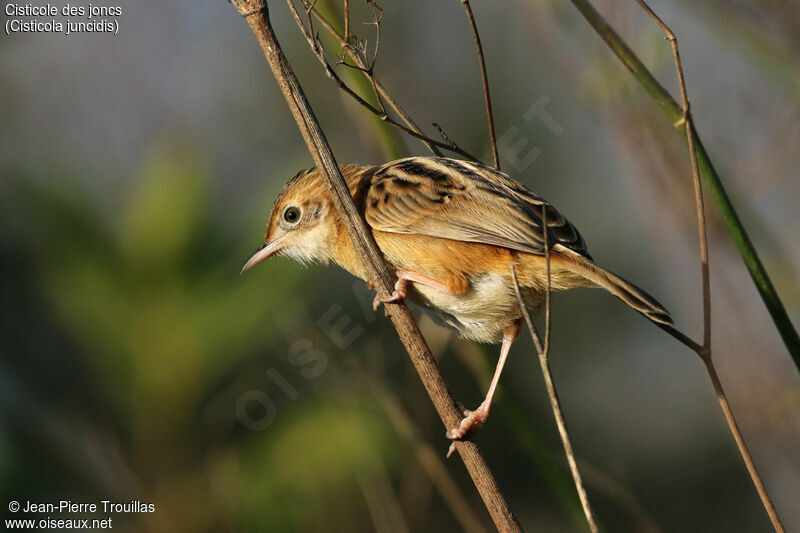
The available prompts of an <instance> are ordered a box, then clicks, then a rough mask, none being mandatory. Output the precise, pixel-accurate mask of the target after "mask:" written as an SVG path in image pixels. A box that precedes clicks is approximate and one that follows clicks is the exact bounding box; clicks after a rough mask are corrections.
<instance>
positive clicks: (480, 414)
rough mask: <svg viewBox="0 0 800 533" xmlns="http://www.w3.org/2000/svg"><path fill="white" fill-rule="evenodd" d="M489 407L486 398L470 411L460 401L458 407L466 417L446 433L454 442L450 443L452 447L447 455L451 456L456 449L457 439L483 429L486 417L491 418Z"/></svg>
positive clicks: (462, 438)
mask: <svg viewBox="0 0 800 533" xmlns="http://www.w3.org/2000/svg"><path fill="white" fill-rule="evenodd" d="M489 407H490V404H489V403H488V402H487V401H486V400H484V401H483V403H481V404H480V405H479V406H478V408H477V409H475V410H474V411H470V410H469V409H467V408H466V407H464V406H463V405H461V403H460V402H459V404H458V408H459V409H460V410H461V414H462V416H463V417H464V418H463V419H462V420H461V424H459V426H458V427H457V428H453V429H451V430H450V431H448V432H447V434H446V436H447V438H448V439H450V440H452V441H453V443H452V444H450V448H449V449H448V450H447V457H450V455H452V453H453V452H454V451H455V449H456V443H455V441H459V440H464V439H465V438H466V437H468V436H471V435H474V434H475V433H477V432H478V431H480V430H481V428H482V427H483V424H484V423H485V422H486V419H487V418H489Z"/></svg>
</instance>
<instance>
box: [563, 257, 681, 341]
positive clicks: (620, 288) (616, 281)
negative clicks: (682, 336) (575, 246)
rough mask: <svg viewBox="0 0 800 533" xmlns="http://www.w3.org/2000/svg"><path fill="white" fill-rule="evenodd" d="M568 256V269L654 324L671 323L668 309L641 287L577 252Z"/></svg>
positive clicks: (669, 324)
mask: <svg viewBox="0 0 800 533" xmlns="http://www.w3.org/2000/svg"><path fill="white" fill-rule="evenodd" d="M570 256H571V257H569V259H568V260H569V263H570V266H569V269H570V270H572V271H573V272H575V273H576V274H579V275H581V276H582V277H584V278H586V279H587V280H588V281H590V282H592V283H593V284H594V285H596V286H598V287H602V288H604V289H605V290H607V291H608V292H610V293H611V294H613V295H614V296H616V297H617V298H619V299H620V300H622V301H623V302H625V303H626V304H628V305H629V306H630V307H632V308H633V309H634V310H636V311H638V312H640V313H641V314H643V315H644V316H646V317H647V318H649V319H650V320H652V321H653V322H655V323H656V324H664V325H667V326H671V325H673V323H672V317H671V316H670V315H669V311H667V310H666V309H664V306H662V305H661V304H660V303H658V302H657V301H656V299H655V298H653V297H652V296H650V295H649V294H647V293H646V292H644V291H643V290H642V289H640V288H639V287H637V286H636V285H634V284H633V283H631V282H629V281H627V280H624V279H622V278H621V277H619V276H617V275H616V274H613V273H611V272H609V271H608V270H604V269H602V268H600V267H599V266H597V265H595V264H594V263H593V262H591V260H589V259H587V258H585V257H582V256H579V255H578V254H574V255H573V254H570Z"/></svg>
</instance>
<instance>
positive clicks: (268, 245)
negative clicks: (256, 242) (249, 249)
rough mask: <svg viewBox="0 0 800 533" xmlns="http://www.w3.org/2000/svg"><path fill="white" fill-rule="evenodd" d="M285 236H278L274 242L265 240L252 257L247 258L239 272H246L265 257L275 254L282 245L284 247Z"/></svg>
mask: <svg viewBox="0 0 800 533" xmlns="http://www.w3.org/2000/svg"><path fill="white" fill-rule="evenodd" d="M282 241H283V237H278V238H277V239H275V240H274V241H272V242H266V241H264V244H262V245H261V246H259V247H258V248H257V249H256V251H255V252H253V255H251V256H250V259H248V260H247V263H245V264H244V266H243V267H242V271H241V272H239V273H240V274H244V273H245V272H247V271H248V270H250V269H251V268H253V267H254V266H256V265H257V264H259V263H260V262H261V261H264V260H265V259H269V258H270V257H271V256H273V255H275V254H276V253H277V252H278V251H279V250H280V249H281V248H282V247H283V242H282Z"/></svg>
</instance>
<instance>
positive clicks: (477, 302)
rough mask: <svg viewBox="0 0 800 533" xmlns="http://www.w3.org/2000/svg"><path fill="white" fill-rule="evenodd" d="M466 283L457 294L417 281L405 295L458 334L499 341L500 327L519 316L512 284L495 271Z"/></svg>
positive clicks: (486, 340)
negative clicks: (464, 291) (465, 290)
mask: <svg viewBox="0 0 800 533" xmlns="http://www.w3.org/2000/svg"><path fill="white" fill-rule="evenodd" d="M470 282H471V283H470V289H469V290H468V291H467V292H466V293H465V294H461V295H458V296H454V295H452V294H448V293H445V292H442V291H439V290H437V289H433V288H431V287H427V286H424V285H420V284H414V285H413V290H411V291H409V296H411V300H412V301H414V302H416V303H419V304H421V305H423V306H424V307H425V308H426V310H427V311H429V314H430V315H431V316H432V317H433V318H434V319H435V320H436V321H437V322H440V323H444V324H446V325H448V326H451V327H453V328H454V329H456V330H457V331H458V333H459V335H460V336H461V337H464V338H465V339H469V340H473V341H478V342H491V343H494V342H500V340H502V338H503V328H504V327H506V326H508V325H509V324H511V322H513V321H514V320H516V319H518V318H519V317H520V316H522V314H521V312H520V309H519V305H518V304H517V297H516V295H515V293H514V287H513V286H512V285H509V284H508V283H507V282H506V279H505V278H504V277H503V276H501V275H499V274H483V275H481V276H480V277H478V278H475V279H472V280H470ZM526 292H527V291H526ZM525 296H526V298H525V299H526V301H528V302H529V304H533V305H534V306H535V305H538V303H539V302H538V301H530V300H532V299H533V300H536V299H537V298H535V295H533V294H531V295H529V294H526V295H525Z"/></svg>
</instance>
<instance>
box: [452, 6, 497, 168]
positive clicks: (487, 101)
mask: <svg viewBox="0 0 800 533" xmlns="http://www.w3.org/2000/svg"><path fill="white" fill-rule="evenodd" d="M461 3H462V4H463V5H464V9H465V10H466V11H467V18H468V19H469V26H470V28H472V37H474V38H475V49H476V50H477V53H478V64H479V65H480V67H481V83H482V84H483V101H484V105H485V107H486V124H487V126H488V128H489V141H490V142H491V144H492V160H493V161H494V168H495V169H497V170H498V171H499V170H500V156H499V155H498V153H497V137H496V136H495V132H494V115H493V114H492V97H491V96H490V95H489V77H488V76H487V75H486V61H485V60H484V58H483V46H482V45H481V37H480V35H479V34H478V25H477V24H476V22H475V15H474V14H473V13H472V6H470V5H469V0H461Z"/></svg>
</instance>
